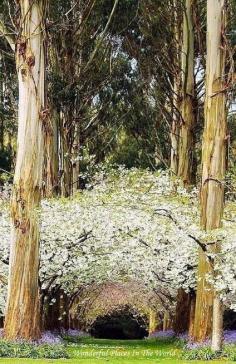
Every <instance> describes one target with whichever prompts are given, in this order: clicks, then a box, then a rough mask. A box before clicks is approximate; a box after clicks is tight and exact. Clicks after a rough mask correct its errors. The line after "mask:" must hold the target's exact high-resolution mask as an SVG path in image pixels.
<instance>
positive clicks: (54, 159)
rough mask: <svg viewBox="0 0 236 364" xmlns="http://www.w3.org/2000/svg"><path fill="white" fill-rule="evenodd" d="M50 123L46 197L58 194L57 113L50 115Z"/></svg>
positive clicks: (46, 141)
mask: <svg viewBox="0 0 236 364" xmlns="http://www.w3.org/2000/svg"><path fill="white" fill-rule="evenodd" d="M50 117H51V119H50V123H48V127H47V129H46V130H45V177H44V179H45V181H44V182H45V191H44V195H45V196H46V197H53V196H55V195H57V194H58V190H59V181H58V173H59V170H58V168H59V166H58V117H57V113H56V111H52V114H51V115H50Z"/></svg>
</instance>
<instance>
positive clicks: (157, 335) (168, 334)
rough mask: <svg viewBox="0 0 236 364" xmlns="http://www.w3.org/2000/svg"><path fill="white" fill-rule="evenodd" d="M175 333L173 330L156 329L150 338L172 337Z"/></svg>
mask: <svg viewBox="0 0 236 364" xmlns="http://www.w3.org/2000/svg"><path fill="white" fill-rule="evenodd" d="M174 336H175V333H174V331H173V330H167V331H155V332H153V333H151V334H150V335H149V336H148V338H150V339H153V338H155V339H162V338H163V339H165V338H171V337H174Z"/></svg>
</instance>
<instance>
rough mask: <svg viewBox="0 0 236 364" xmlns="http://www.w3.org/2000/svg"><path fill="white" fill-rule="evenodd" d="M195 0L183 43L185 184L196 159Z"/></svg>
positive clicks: (181, 163)
mask: <svg viewBox="0 0 236 364" xmlns="http://www.w3.org/2000/svg"><path fill="white" fill-rule="evenodd" d="M194 2H195V0H186V2H185V11H184V21H183V45H182V62H181V63H182V65H181V68H182V75H183V76H182V101H181V122H180V127H179V151H178V177H180V178H181V180H182V181H183V183H184V184H186V185H189V184H190V183H191V182H192V181H193V161H194V137H193V133H194V127H195V123H196V117H195V111H194V93H195V86H194V27H193V8H194Z"/></svg>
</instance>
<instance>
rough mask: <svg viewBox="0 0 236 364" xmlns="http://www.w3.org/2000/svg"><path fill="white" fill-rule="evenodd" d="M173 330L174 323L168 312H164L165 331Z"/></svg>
mask: <svg viewBox="0 0 236 364" xmlns="http://www.w3.org/2000/svg"><path fill="white" fill-rule="evenodd" d="M170 329H172V321H171V317H170V314H169V312H168V311H165V312H164V318H163V331H167V330H170Z"/></svg>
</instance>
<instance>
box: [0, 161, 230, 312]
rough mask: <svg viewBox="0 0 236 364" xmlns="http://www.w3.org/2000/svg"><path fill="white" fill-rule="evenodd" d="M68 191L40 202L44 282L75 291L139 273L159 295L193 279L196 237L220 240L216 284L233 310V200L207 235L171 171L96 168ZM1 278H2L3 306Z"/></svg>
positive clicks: (4, 268) (6, 232)
mask: <svg viewBox="0 0 236 364" xmlns="http://www.w3.org/2000/svg"><path fill="white" fill-rule="evenodd" d="M87 187H88V188H87V189H85V190H83V191H80V192H79V193H78V194H77V195H76V196H74V197H73V198H68V199H63V198H58V199H50V200H43V201H42V209H41V261H40V281H41V284H42V288H45V287H47V286H48V285H49V284H50V287H53V286H55V285H60V286H61V288H62V289H64V290H65V291H66V292H67V293H69V294H70V293H73V292H75V291H76V289H78V287H81V285H87V286H89V285H90V284H93V283H94V282H96V284H102V283H104V282H112V281H113V282H123V281H127V280H128V279H130V280H134V279H138V280H139V281H142V282H143V284H144V285H146V286H147V287H149V289H150V290H152V289H153V290H156V291H157V292H160V293H161V294H162V295H163V297H167V296H169V295H170V296H173V297H174V296H175V294H176V290H177V289H178V288H180V287H183V288H184V289H185V290H189V289H190V288H194V287H195V286H196V268H197V254H198V248H199V242H200V243H201V244H207V242H208V241H209V240H210V241H212V239H221V240H222V247H223V248H222V252H221V253H220V254H219V256H218V257H216V261H217V265H216V266H217V274H216V277H215V284H216V287H217V288H218V289H219V290H220V291H221V294H222V297H223V298H224V300H225V302H226V303H227V304H228V305H229V306H231V307H232V308H234V309H236V302H235V295H236V280H235V276H236V264H235V257H236V254H235V252H236V239H235V238H236V228H235V225H236V224H235V221H236V218H235V211H236V204H234V203H232V202H230V203H229V204H228V205H227V206H226V212H225V220H224V227H223V229H221V230H219V231H218V230H217V231H216V232H214V235H213V234H211V236H209V235H207V234H206V233H204V232H203V231H201V229H200V228H199V204H198V191H197V190H196V189H194V190H191V191H186V190H185V189H184V188H183V187H181V184H180V183H178V181H176V182H175V183H173V181H172V180H171V178H170V176H169V173H168V172H167V171H166V172H163V171H159V172H155V173H153V172H150V171H147V170H145V171H140V170H138V169H131V170H126V169H124V168H121V167H120V168H119V169H118V170H113V171H110V173H109V174H107V173H104V172H102V171H100V173H97V174H96V175H95V176H94V178H93V180H92V181H91V184H90V186H87ZM0 242H1V243H0V259H1V262H2V264H1V265H0V277H1V276H7V272H8V259H9V242H10V218H9V206H8V202H6V200H5V199H2V202H1V215H0ZM2 281H3V280H2ZM5 300H6V284H4V282H2V283H1V284H0V309H1V310H2V312H3V311H4V306H5Z"/></svg>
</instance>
